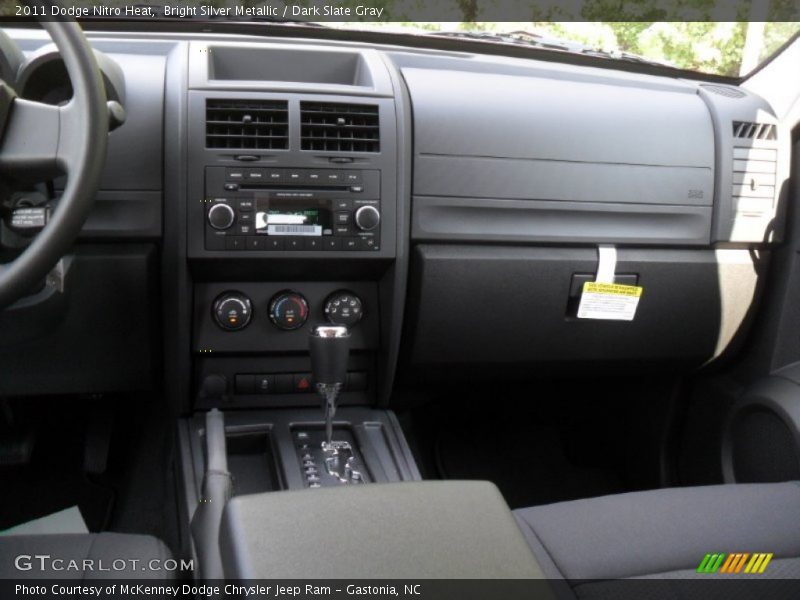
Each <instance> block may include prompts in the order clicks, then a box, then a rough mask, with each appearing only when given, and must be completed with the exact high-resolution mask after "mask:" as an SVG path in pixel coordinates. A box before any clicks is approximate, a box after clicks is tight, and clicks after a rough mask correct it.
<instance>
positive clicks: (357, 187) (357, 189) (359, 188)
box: [350, 185, 364, 194]
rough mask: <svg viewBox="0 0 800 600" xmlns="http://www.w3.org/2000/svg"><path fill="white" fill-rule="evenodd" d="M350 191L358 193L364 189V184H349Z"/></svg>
mask: <svg viewBox="0 0 800 600" xmlns="http://www.w3.org/2000/svg"><path fill="white" fill-rule="evenodd" d="M350 191H351V192H353V193H354V194H360V193H361V192H363V191H364V186H363V185H351V186H350Z"/></svg>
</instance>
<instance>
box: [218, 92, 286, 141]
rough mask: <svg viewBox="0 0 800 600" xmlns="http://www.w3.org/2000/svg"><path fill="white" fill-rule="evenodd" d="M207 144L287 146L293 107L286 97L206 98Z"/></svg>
mask: <svg viewBox="0 0 800 600" xmlns="http://www.w3.org/2000/svg"><path fill="white" fill-rule="evenodd" d="M206 147H207V148H215V149H226V150H286V149H287V148H288V147H289V110H288V107H287V103H286V101H285V100H217V99H211V98H209V99H208V100H206Z"/></svg>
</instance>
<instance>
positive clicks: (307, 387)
mask: <svg viewBox="0 0 800 600" xmlns="http://www.w3.org/2000/svg"><path fill="white" fill-rule="evenodd" d="M313 389H314V386H313V385H312V383H311V373H295V374H294V391H295V392H299V393H304V392H311V391H313Z"/></svg>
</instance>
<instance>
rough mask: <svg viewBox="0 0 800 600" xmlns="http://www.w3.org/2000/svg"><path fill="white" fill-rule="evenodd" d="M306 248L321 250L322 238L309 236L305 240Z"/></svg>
mask: <svg viewBox="0 0 800 600" xmlns="http://www.w3.org/2000/svg"><path fill="white" fill-rule="evenodd" d="M305 249H306V250H322V238H318V237H309V238H306V240H305Z"/></svg>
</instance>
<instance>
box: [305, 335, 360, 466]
mask: <svg viewBox="0 0 800 600" xmlns="http://www.w3.org/2000/svg"><path fill="white" fill-rule="evenodd" d="M308 350H309V352H310V353H311V377H312V378H313V379H314V381H315V382H316V386H317V392H319V395H320V396H322V397H323V398H324V407H323V408H324V411H325V442H324V443H323V444H322V449H323V450H325V451H326V452H328V451H331V452H333V453H335V451H334V450H331V449H332V446H331V442H332V441H333V417H334V415H335V414H336V400H337V398H338V397H339V391H340V390H341V389H342V387H343V386H344V383H345V381H347V360H348V358H350V332H349V331H347V327H343V326H341V325H318V326H317V327H315V328H314V329H313V330H312V331H311V337H310V338H308Z"/></svg>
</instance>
